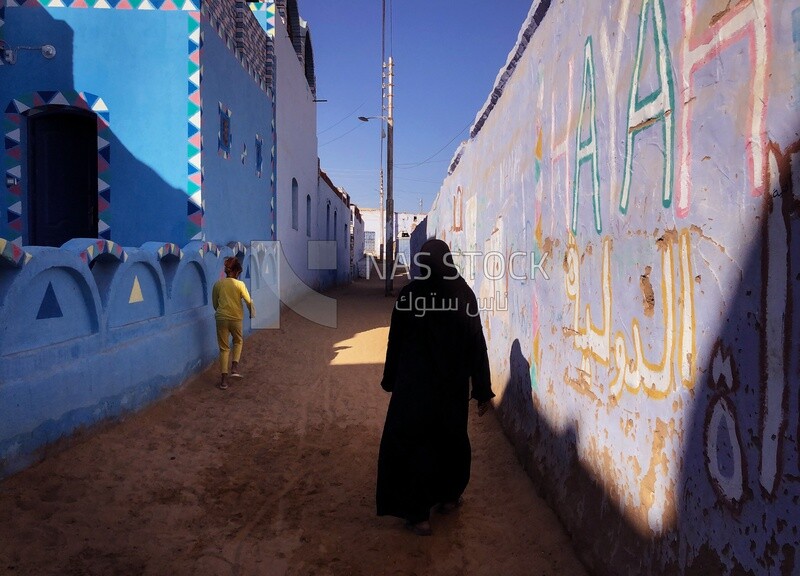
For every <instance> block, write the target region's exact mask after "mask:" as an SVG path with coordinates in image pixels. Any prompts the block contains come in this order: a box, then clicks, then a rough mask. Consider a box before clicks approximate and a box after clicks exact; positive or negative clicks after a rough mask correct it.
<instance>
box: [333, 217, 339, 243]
mask: <svg viewBox="0 0 800 576" xmlns="http://www.w3.org/2000/svg"><path fill="white" fill-rule="evenodd" d="M338 216H339V214H338V212H337V211H336V210H334V211H333V239H334V240H336V238H337V234H336V229H337V228H338V227H339V223H338V218H337V217H338Z"/></svg>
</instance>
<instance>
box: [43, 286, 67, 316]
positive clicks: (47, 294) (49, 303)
mask: <svg viewBox="0 0 800 576" xmlns="http://www.w3.org/2000/svg"><path fill="white" fill-rule="evenodd" d="M63 316H64V313H63V312H62V311H61V306H60V305H59V303H58V298H56V292H55V290H53V283H52V282H48V283H47V290H45V291H44V298H42V303H41V304H40V305H39V313H38V314H36V319H37V320H46V319H48V318H63Z"/></svg>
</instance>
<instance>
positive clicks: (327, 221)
mask: <svg viewBox="0 0 800 576" xmlns="http://www.w3.org/2000/svg"><path fill="white" fill-rule="evenodd" d="M330 239H331V203H330V202H328V204H327V205H326V206H325V240H330Z"/></svg>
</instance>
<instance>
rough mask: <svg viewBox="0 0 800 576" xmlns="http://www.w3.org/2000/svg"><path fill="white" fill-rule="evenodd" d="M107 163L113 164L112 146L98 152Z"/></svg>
mask: <svg viewBox="0 0 800 576" xmlns="http://www.w3.org/2000/svg"><path fill="white" fill-rule="evenodd" d="M97 153H98V154H100V156H102V157H103V159H104V160H105V161H106V162H111V146H106V147H105V148H103V149H102V150H98V152H97Z"/></svg>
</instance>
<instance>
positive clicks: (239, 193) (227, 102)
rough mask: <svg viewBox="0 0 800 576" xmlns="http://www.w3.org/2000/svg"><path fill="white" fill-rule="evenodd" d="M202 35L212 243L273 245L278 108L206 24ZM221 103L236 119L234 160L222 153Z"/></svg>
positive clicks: (205, 183) (206, 227)
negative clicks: (272, 198)
mask: <svg viewBox="0 0 800 576" xmlns="http://www.w3.org/2000/svg"><path fill="white" fill-rule="evenodd" d="M202 30H203V33H204V38H205V40H204V44H203V67H204V73H203V83H202V95H203V109H204V110H203V128H202V131H203V143H204V149H205V154H204V156H203V172H204V180H203V201H204V204H205V214H206V216H205V225H204V231H205V234H206V238H208V239H210V240H212V241H214V242H217V243H227V242H230V241H233V240H247V241H249V240H269V239H270V236H269V234H270V229H269V225H270V212H269V209H270V207H269V202H270V193H271V190H270V187H271V183H270V148H271V146H272V132H271V127H270V123H271V121H272V103H271V100H270V98H269V97H268V96H267V93H266V92H265V91H264V90H262V89H261V88H260V87H259V86H258V85H257V84H256V82H255V80H253V79H252V78H251V77H250V75H248V74H247V72H245V70H244V69H242V67H241V66H240V65H239V63H238V62H237V60H236V59H235V57H234V56H233V54H232V53H231V52H230V50H228V48H227V46H226V45H225V43H224V42H223V41H222V39H220V37H219V36H218V35H217V33H216V32H215V31H214V29H213V28H212V27H211V26H210V25H209V24H208V23H207V22H206V21H205V20H204V21H203V23H202ZM231 86H236V90H231ZM220 103H221V104H222V105H223V107H224V108H225V109H227V110H229V111H230V115H231V117H230V126H231V136H232V145H231V151H230V156H229V157H228V158H224V157H223V156H222V155H221V154H220V153H219V151H218V133H219V128H220V120H219V105H220ZM256 135H259V136H260V137H261V139H262V141H263V143H262V152H261V155H262V164H261V174H260V176H259V175H258V174H257V166H256ZM245 147H246V155H245V154H244V152H245ZM243 156H244V157H243Z"/></svg>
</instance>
